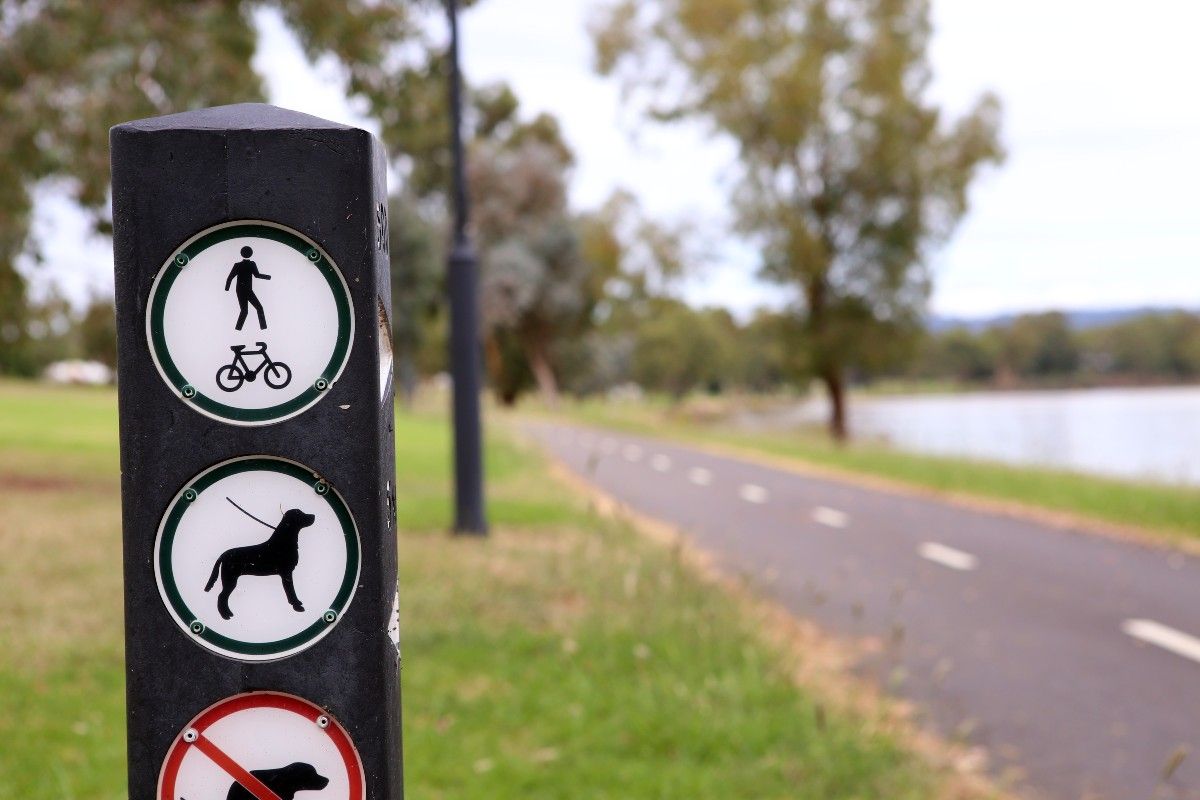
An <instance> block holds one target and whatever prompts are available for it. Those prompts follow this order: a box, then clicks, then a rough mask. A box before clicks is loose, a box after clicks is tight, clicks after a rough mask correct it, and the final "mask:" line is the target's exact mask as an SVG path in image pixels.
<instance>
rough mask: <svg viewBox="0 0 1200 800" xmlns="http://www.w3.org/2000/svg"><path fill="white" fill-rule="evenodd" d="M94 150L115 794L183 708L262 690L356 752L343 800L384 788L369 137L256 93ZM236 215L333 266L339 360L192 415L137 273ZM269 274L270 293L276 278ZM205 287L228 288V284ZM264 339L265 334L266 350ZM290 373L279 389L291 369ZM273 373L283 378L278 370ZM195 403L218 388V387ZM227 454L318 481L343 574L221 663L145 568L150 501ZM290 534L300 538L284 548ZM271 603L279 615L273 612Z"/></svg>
mask: <svg viewBox="0 0 1200 800" xmlns="http://www.w3.org/2000/svg"><path fill="white" fill-rule="evenodd" d="M111 145H112V172H113V181H112V185H113V221H114V233H113V247H114V253H115V261H116V301H117V323H118V344H119V356H118V357H119V369H118V378H119V403H120V426H121V436H120V438H121V471H122V496H123V527H124V563H125V629H126V639H125V647H126V650H125V657H126V670H127V680H128V688H127V702H128V734H129V737H128V742H129V748H128V759H129V798H130V800H152V798H155V797H156V791H157V790H156V786H157V784H158V780H159V777H160V774H161V772H162V770H163V766H164V758H165V757H166V755H167V753H168V750H169V749H170V748H172V747H177V746H179V745H178V742H179V741H180V739H181V731H183V730H184V729H185V726H187V725H188V724H189V721H190V720H192V719H193V718H195V717H196V715H197V714H199V713H200V712H201V711H203V710H204V709H206V708H207V707H209V706H211V705H213V704H214V703H218V702H219V701H222V700H225V699H226V698H229V697H231V696H234V695H239V694H241V693H245V692H252V691H273V692H279V693H283V694H287V695H294V696H296V697H299V698H302V699H304V700H307V701H309V702H310V703H312V704H315V705H316V706H319V707H320V708H321V709H324V710H325V711H327V712H328V714H329V715H330V716H331V717H332V718H333V719H334V720H336V722H337V723H340V725H341V726H342V727H344V729H345V732H346V733H347V734H348V735H349V739H350V740H351V741H352V742H353V745H354V747H355V748H357V751H358V753H359V755H360V757H361V761H362V766H363V777H364V779H365V781H364V786H365V791H364V793H363V795H362V796H363V797H365V798H368V799H370V800H399V799H400V798H401V797H402V795H403V788H402V774H401V757H400V752H401V751H400V697H399V681H398V671H399V647H398V644H397V643H395V639H394V637H395V636H396V635H397V633H396V627H395V625H396V622H395V617H394V615H395V613H396V612H395V606H394V604H395V600H396V597H397V595H396V590H397V587H396V531H395V499H394V495H393V491H394V486H395V477H394V475H395V455H394V438H393V437H394V433H393V423H394V420H393V403H392V387H391V374H390V365H391V355H390V354H391V343H390V330H391V326H390V315H391V303H390V297H391V291H390V285H389V280H390V279H389V265H388V253H387V221H386V207H387V198H386V184H385V181H386V177H385V168H386V161H385V156H384V153H383V150H382V147H381V146H380V145H379V143H378V142H377V141H376V140H375V139H374V138H373V137H372V136H371V135H370V134H369V133H368V132H366V131H363V130H359V129H356V128H352V127H348V126H344V125H340V124H336V123H333V122H329V121H326V120H323V119H319V118H316V117H312V116H309V115H306V114H300V113H296V112H292V111H287V110H284V109H279V108H275V107H273V106H268V105H261V104H245V105H234V106H223V107H219V108H209V109H203V110H199V111H192V112H187V113H182V114H173V115H169V116H164V117H158V118H153V119H146V120H140V121H136V122H129V123H126V124H123V125H118V126H117V127H115V128H113V129H112V132H111ZM239 221H252V222H255V221H256V222H260V223H262V224H264V225H274V226H276V228H273V229H272V230H276V229H287V230H288V231H292V232H295V233H296V234H299V235H300V237H302V238H303V239H304V241H307V242H311V243H315V245H317V248H312V249H310V250H308V255H309V257H310V259H312V260H313V261H314V262H317V263H318V264H322V265H323V264H324V261H323V259H325V258H327V259H328V260H329V261H331V262H332V264H334V265H336V270H337V271H340V274H341V277H342V278H343V279H344V284H345V287H346V289H348V295H349V298H350V308H351V309H352V310H350V311H347V312H346V313H347V314H348V315H349V318H351V319H352V321H353V336H352V340H351V341H350V342H349V349H348V352H347V353H346V355H345V359H344V362H343V366H342V367H340V368H339V369H340V373H339V374H337V375H334V374H328V375H325V376H323V377H322V378H321V379H319V380H318V381H317V382H316V384H317V389H319V391H320V394H319V395H314V397H318V399H315V400H313V401H312V403H311V404H309V405H307V406H304V404H303V403H301V404H300V406H298V408H299V409H300V410H299V411H296V412H295V414H294V415H292V416H290V417H287V418H283V419H281V420H279V421H273V422H268V423H266V424H247V423H245V422H239V421H236V420H235V421H232V422H231V421H228V420H223V419H218V418H214V414H212V413H202V408H201V407H200V405H199V402H200V399H201V397H200V396H201V395H203V392H202V391H201V392H200V393H199V395H197V394H196V389H194V388H193V387H191V386H186V385H185V386H183V387H182V388H181V387H180V386H178V385H177V386H172V385H169V383H168V378H167V374H168V373H167V372H164V371H161V370H160V368H159V367H157V366H156V363H155V361H154V358H152V351H151V345H150V344H149V343H148V339H149V337H148V334H147V330H148V320H147V315H148V314H150V313H151V311H152V309H151V308H150V306H151V298H150V295H151V290H152V287H154V286H155V280H156V276H158V275H159V273H160V271H161V272H163V273H166V272H167V271H168V270H169V269H171V268H173V267H171V264H170V261H171V259H173V258H175V259H179V260H180V261H184V262H186V258H184V257H181V256H179V255H176V254H177V253H180V252H181V250H180V248H181V247H182V246H183V245H184V243H186V242H187V241H188V240H189V238H190V237H194V236H195V235H196V234H198V233H200V232H202V231H206V230H207V229H210V228H214V226H220V225H221V224H222V223H235V222H239ZM288 235H289V236H291V235H292V234H290V233H289V234H288ZM295 238H296V237H295V236H293V239H295ZM245 249H248V248H245ZM264 249H265V248H264ZM318 249H319V250H320V251H323V254H324V255H322V254H321V253H320V252H318ZM194 258H195V257H194V256H193V259H194ZM259 261H260V264H259V266H260V267H261V266H262V263H261V262H262V259H261V258H260V259H259ZM176 263H178V261H177V262H176ZM164 265H166V266H164ZM188 268H189V269H190V268H191V267H188ZM181 269H183V268H182V267H181ZM226 269H228V267H226ZM263 271H264V272H266V271H267V270H265V269H263ZM327 274H330V275H333V274H334V273H333V272H329V271H328V270H327ZM275 277H276V280H275V283H274V284H272V285H271V290H272V291H274V290H275V289H276V287H278V285H279V283H280V281H279V276H278V275H276V276H275ZM330 281H331V282H330V285H331V286H332V285H334V282H333V280H332V279H330ZM219 288H220V287H217V289H215V290H214V291H219ZM226 291H227V292H228V289H226ZM239 291H240V289H239ZM223 297H227V298H230V299H231V298H232V293H229V294H226V295H223ZM244 308H245V303H244V302H243V309H244ZM235 310H236V309H235ZM267 311H268V316H271V315H274V316H271V323H272V324H273V325H276V324H278V322H277V320H278V319H279V317H280V315H281V314H285V313H291V314H298V315H304V314H307V313H309V310H308V309H305V308H296V309H290V310H287V309H279V308H270V307H268V309H267ZM253 319H254V318H253V315H252V316H251V323H250V324H251V326H254V325H255V323H254V321H253ZM231 320H232V317H231ZM263 327H264V328H265V325H263ZM230 329H231V330H232V322H230ZM240 330H241V329H240V328H239V331H240ZM222 344H225V343H224V342H223V343H222ZM276 348H277V344H276V343H275V342H272V343H271V349H272V351H274V350H276ZM228 349H231V348H226V350H227V351H228ZM277 357H278V356H277ZM160 360H161V359H160ZM268 363H269V362H268ZM214 366H215V365H214ZM293 369H295V371H296V373H297V374H296V380H297V381H298V382H299V381H300V380H301V378H302V376H301V375H300V374H299V373H300V369H299V368H298V367H295V366H294V367H293ZM207 374H209V375H211V371H210V372H208V373H207ZM291 377H292V376H291V372H290V371H289V373H288V375H287V379H288V380H290V379H291ZM266 378H270V375H269V374H268V375H267V376H266ZM326 378H328V380H325V379H326ZM251 379H252V378H251ZM219 380H220V378H218V381H219ZM262 380H263V378H261V377H260V382H259V384H257V385H258V386H262ZM322 380H325V384H324V385H320V384H321V382H322ZM276 382H277V383H282V382H286V381H284V379H283V376H282V375H281V374H280V375H277V376H276ZM268 384H269V381H268ZM189 390H190V391H191V392H192V395H191V396H189V394H188V392H189ZM226 391H228V390H226ZM214 396H216V397H217V398H218V399H219V400H221V399H225V398H224V396H223V395H221V393H219V392H218V393H214ZM234 396H235V395H232V394H231V395H229V397H234ZM214 407H216V406H214ZM216 416H218V417H219V416H220V414H216ZM246 456H267V457H271V458H276V459H286V460H288V461H291V462H296V463H298V464H301V465H304V466H305V467H307V468H309V469H311V471H312V474H313V475H315V477H316V478H317V483H316V484H315V485H316V487H317V488H316V491H317V493H318V494H323V493H324V492H327V491H328V487H332V488H333V489H336V493H337V494H338V495H340V498H341V499H342V500H344V504H345V507H346V508H348V510H349V514H350V515H351V516H352V517H353V524H354V526H355V527H356V528H357V536H358V538H359V540H360V543H361V566H360V568H359V573H358V576H357V581H356V588H355V584H354V583H353V582H352V583H350V584H349V585H350V586H351V589H352V591H353V597H352V600H350V601H347V602H346V605H345V607H344V608H341V610H340V611H339V612H338V615H336V618H337V624H336V625H333V626H332V627H331V629H330V630H329V631H328V633H327V635H323V636H322V638H320V639H319V641H316V642H315V643H313V644H311V646H307V648H306V649H302V650H301V651H299V652H295V653H292V654H283V655H282V656H281V657H279V658H277V659H275V660H259V661H247V660H240V659H235V658H231V657H227V656H226V655H221V654H219V653H214V652H212V651H211V650H210V649H206V648H205V647H203V646H201V644H200V643H199V641H198V636H197V635H193V634H194V633H195V632H196V630H199V628H200V627H203V626H199V627H197V628H196V629H194V630H193V633H189V632H188V630H186V625H187V621H186V620H184V621H183V626H184V627H181V625H180V620H179V619H178V617H176V618H173V617H172V613H173V612H172V611H171V609H170V608H169V607H168V604H167V602H166V601H165V600H164V597H165V593H164V592H162V591H160V585H159V582H158V580H157V579H156V572H155V569H156V564H155V559H156V553H155V542H156V537H157V536H158V535H159V529H160V522H162V520H163V518H164V513H165V512H166V511H167V509H168V507H169V506H170V505H171V504H172V503H173V502H177V498H178V497H179V496H181V495H180V493H181V492H184V493H185V494H186V487H188V486H189V482H190V481H193V479H194V478H195V476H197V475H199V474H200V473H202V472H204V471H205V470H208V469H209V468H211V467H213V466H214V465H217V464H221V463H222V462H227V461H229V460H231V459H238V458H242V457H246ZM326 482H327V483H326ZM332 495H333V493H332V492H330V496H332ZM314 496H315V495H314ZM189 499H194V494H193V495H192V496H191V497H190V498H189ZM234 499H237V498H234ZM231 502H232V500H231ZM263 505H265V504H262V503H260V504H259V506H258V507H259V508H261V507H262V506H263ZM268 512H271V514H273V513H274V510H273V509H270V508H268V509H267V510H266V511H259V514H260V515H266V516H267V517H268V520H272V519H279V517H278V516H273V517H272V516H271V515H270V514H268ZM289 513H290V512H289ZM246 524H247V525H249V526H251V527H253V525H254V523H250V522H247V523H246ZM264 524H266V523H264ZM282 525H283V523H282V522H281V523H280V527H282ZM268 527H270V526H269V525H268ZM257 531H258V534H261V535H265V534H264V533H263V532H262V530H261V529H257ZM256 535H257V534H256ZM305 541H306V540H305V539H303V538H302V539H300V542H301V544H300V545H299V547H300V554H301V555H300V557H301V558H303V557H304V552H305V550H304V547H306V545H305V544H304V542H305ZM210 563H211V562H210ZM293 563H294V562H293ZM215 574H216V573H215V571H214V575H215ZM248 574H256V573H248ZM347 574H349V571H348V570H347ZM247 580H249V579H247ZM259 580H265V579H259ZM278 585H279V584H278V583H275V584H273V586H274V587H278ZM297 587H298V588H299V580H297ZM273 590H274V589H273ZM214 594H215V592H214ZM301 594H304V592H301ZM204 597H206V598H207V597H209V595H204ZM244 597H245V595H243V598H244ZM279 597H280V598H282V594H280V595H279ZM234 598H235V600H239V601H240V602H243V604H244V603H245V600H244V599H241V598H239V597H238V595H234ZM282 602H283V601H282V599H281V600H280V603H282ZM243 608H244V605H243ZM299 610H300V609H297V611H299ZM240 613H242V614H247V613H248V612H246V611H241V612H240ZM283 613H285V614H287V613H291V612H290V611H289V610H288V609H287V608H286V606H284V607H283ZM332 613H333V612H326V614H332ZM217 621H218V622H219V621H220V620H219V618H217ZM327 621H328V620H327ZM318 720H319V721H318V722H317V724H318V725H321V724H322V722H324V725H323V727H324V726H327V725H328V724H329V723H328V721H326V720H325V719H324V718H323V717H322V718H318ZM260 791H261V790H260ZM256 796H257V795H256ZM302 796H303V795H302ZM314 796H319V795H314ZM171 800H179V797H175V798H172V799H171ZM188 800H192V799H191V798H188Z"/></svg>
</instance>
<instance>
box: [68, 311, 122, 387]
mask: <svg viewBox="0 0 1200 800" xmlns="http://www.w3.org/2000/svg"><path fill="white" fill-rule="evenodd" d="M76 327H77V329H78V337H79V353H80V355H82V356H83V357H84V358H86V359H89V360H91V361H99V362H100V363H101V364H104V365H105V366H107V367H109V368H110V369H116V368H117V315H116V309H114V308H113V299H112V298H111V297H97V296H93V297H92V298H91V300H89V301H88V304H87V307H86V308H85V309H84V310H83V314H81V315H80V317H79V322H78V324H77V326H76Z"/></svg>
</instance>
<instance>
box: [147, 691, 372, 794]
mask: <svg viewBox="0 0 1200 800" xmlns="http://www.w3.org/2000/svg"><path fill="white" fill-rule="evenodd" d="M363 784H364V778H363V768H362V762H361V760H360V759H359V756H358V751H357V750H356V749H355V747H354V744H353V743H352V742H351V741H350V737H349V736H348V735H347V734H346V731H345V730H344V729H343V728H342V726H341V725H339V724H338V723H337V721H335V720H334V719H333V718H332V717H330V716H329V715H328V714H327V713H325V711H324V710H323V709H321V708H320V707H318V706H316V705H313V704H312V703H309V702H308V701H306V700H301V699H300V698H298V697H293V696H291V695H286V694H280V693H277V692H251V693H249V694H242V695H237V696H236V697H231V698H229V699H227V700H222V701H221V702H219V703H217V704H216V705H214V706H212V707H211V708H209V709H207V710H205V711H203V712H202V713H201V714H200V715H199V716H197V717H196V718H195V719H193V720H192V721H191V722H190V723H188V725H187V727H186V728H184V730H183V731H182V732H181V733H180V734H179V736H178V737H176V739H175V741H174V742H172V744H171V747H170V749H169V750H168V751H167V757H166V760H165V761H164V762H163V767H162V772H161V774H160V776H159V781H158V800H362V798H363V794H364V792H363Z"/></svg>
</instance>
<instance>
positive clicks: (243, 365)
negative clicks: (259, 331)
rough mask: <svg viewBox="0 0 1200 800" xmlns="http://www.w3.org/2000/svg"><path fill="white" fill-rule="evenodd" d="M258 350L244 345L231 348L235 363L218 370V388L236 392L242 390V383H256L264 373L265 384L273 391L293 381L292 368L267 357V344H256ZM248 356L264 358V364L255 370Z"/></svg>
mask: <svg viewBox="0 0 1200 800" xmlns="http://www.w3.org/2000/svg"><path fill="white" fill-rule="evenodd" d="M255 344H257V345H258V348H257V349H256V350H247V349H246V345H244V344H235V345H231V346H230V348H229V349H230V350H232V351H233V361H232V362H231V363H229V364H226V365H225V366H223V367H221V368H220V369H219V370H217V386H219V387H220V388H221V390H222V391H225V392H236V391H237V390H238V389H240V388H242V383H243V382H246V381H249V382H250V383H253V382H254V379H255V378H257V377H258V373H260V372H261V373H262V376H263V382H264V383H266V384H267V386H270V387H271V388H272V389H282V388H283V387H285V386H287V385H288V384H289V383H291V381H292V368H291V367H289V366H288V365H287V364H285V363H283V362H282V361H272V360H271V357H270V356H269V355H267V343H266V342H255ZM246 356H262V362H261V363H260V364H259V365H258V366H257V367H254V368H253V369H251V368H250V365H249V364H248V363H247V362H246Z"/></svg>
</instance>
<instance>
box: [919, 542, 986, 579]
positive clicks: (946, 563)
mask: <svg viewBox="0 0 1200 800" xmlns="http://www.w3.org/2000/svg"><path fill="white" fill-rule="evenodd" d="M917 555H919V556H920V557H921V558H923V559H925V560H926V561H932V562H933V563H935V564H941V565H942V566H943V567H949V568H950V569H956V570H958V571H960V572H970V571H971V570H973V569H975V568H976V567H978V566H979V559H978V558H976V557H975V556H973V555H971V554H970V553H964V552H963V551H962V550H956V549H955V548H953V547H947V546H946V545H944V544H938V543H937V542H922V543H921V546H920V547H918V548H917Z"/></svg>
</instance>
